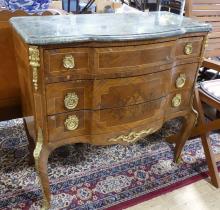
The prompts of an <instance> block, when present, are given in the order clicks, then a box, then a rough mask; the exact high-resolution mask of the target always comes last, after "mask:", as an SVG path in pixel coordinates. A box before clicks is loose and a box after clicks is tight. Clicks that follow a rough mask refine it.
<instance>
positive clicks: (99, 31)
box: [10, 12, 212, 45]
mask: <svg viewBox="0 0 220 210" xmlns="http://www.w3.org/2000/svg"><path fill="white" fill-rule="evenodd" d="M10 22H11V24H12V26H13V27H14V28H15V30H16V31H17V33H19V34H20V36H21V37H22V38H23V39H24V41H25V42H26V43H27V44H32V45H50V44H67V43H75V42H91V41H97V42H108V41H129V40H131V41H132V40H134V41H135V40H148V39H149V40H150V39H158V38H166V37H172V36H178V35H183V34H186V33H194V32H210V31H211V29H212V27H211V25H210V24H207V23H202V22H198V21H195V20H192V19H190V18H187V17H182V16H179V15H175V14H173V13H169V12H149V13H138V14H134V13H132V14H131V13H130V14H92V15H88V14H86V15H65V16H28V17H13V18H11V19H10Z"/></svg>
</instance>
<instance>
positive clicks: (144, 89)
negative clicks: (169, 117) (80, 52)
mask: <svg viewBox="0 0 220 210" xmlns="http://www.w3.org/2000/svg"><path fill="white" fill-rule="evenodd" d="M170 83H171V71H169V70H168V71H163V72H159V73H155V74H148V75H144V76H138V77H128V78H118V79H106V80H105V79H103V80H94V81H92V80H81V81H72V82H63V83H54V84H48V85H47V88H46V96H47V113H48V114H49V115H52V114H58V113H63V112H68V111H73V110H80V109H92V110H97V109H106V108H116V107H124V106H130V105H135V104H141V103H144V102H147V101H151V100H155V99H158V98H161V97H163V96H165V95H167V94H168V92H169V86H170Z"/></svg>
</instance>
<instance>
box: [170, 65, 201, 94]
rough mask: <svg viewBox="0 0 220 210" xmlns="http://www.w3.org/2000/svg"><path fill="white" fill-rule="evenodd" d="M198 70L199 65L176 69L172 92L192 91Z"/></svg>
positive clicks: (173, 76)
mask: <svg viewBox="0 0 220 210" xmlns="http://www.w3.org/2000/svg"><path fill="white" fill-rule="evenodd" d="M198 68H199V64H198V63H192V64H185V65H180V66H176V67H174V68H173V69H172V82H171V91H176V90H182V89H192V87H193V85H194V82H195V79H196V75H197V72H198Z"/></svg>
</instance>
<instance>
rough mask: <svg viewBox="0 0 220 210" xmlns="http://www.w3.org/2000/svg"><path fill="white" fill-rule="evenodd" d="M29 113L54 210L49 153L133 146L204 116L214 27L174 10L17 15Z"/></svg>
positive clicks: (21, 77)
mask: <svg viewBox="0 0 220 210" xmlns="http://www.w3.org/2000/svg"><path fill="white" fill-rule="evenodd" d="M11 24H12V26H13V28H14V40H15V48H16V49H15V50H16V56H17V65H18V72H19V80H20V87H21V92H22V102H23V115H24V119H25V122H26V127H27V131H28V135H29V137H30V138H29V140H30V150H33V149H34V147H33V144H31V142H32V140H31V139H32V138H33V139H34V140H35V142H36V146H35V149H34V153H33V154H34V158H35V163H36V168H37V170H38V172H39V177H40V180H41V183H42V190H43V194H44V198H45V203H44V207H45V208H48V207H49V205H50V200H51V194H50V190H49V180H48V175H47V161H48V156H49V154H50V153H51V152H52V151H53V150H54V149H55V148H57V147H59V146H62V145H65V144H72V143H79V142H81V143H89V144H96V145H110V144H129V143H134V142H136V141H137V140H139V139H140V138H142V137H144V136H147V135H149V134H152V133H154V132H155V131H157V130H158V129H160V128H161V127H162V125H163V123H164V122H165V121H167V120H169V119H172V118H176V117H183V118H184V119H185V120H184V124H183V127H182V130H181V132H180V133H179V136H178V140H177V144H176V148H175V159H178V157H179V156H180V153H181V151H180V149H179V148H182V144H184V143H185V141H186V139H187V138H188V137H189V135H190V131H191V129H192V128H193V126H194V124H195V121H196V117H197V113H196V111H195V110H194V109H193V107H192V104H193V90H194V86H195V81H196V78H197V71H198V68H199V66H200V64H201V62H202V58H203V50H204V46H205V41H206V37H207V33H208V32H209V31H210V30H211V27H210V26H209V25H208V24H204V23H199V22H196V21H193V20H191V19H189V18H183V17H181V16H177V15H174V14H170V13H167V12H161V13H157V12H155V13H149V14H117V15H115V14H103V15H78V16H73V15H69V16H57V17H52V16H51V17H18V18H12V19H11Z"/></svg>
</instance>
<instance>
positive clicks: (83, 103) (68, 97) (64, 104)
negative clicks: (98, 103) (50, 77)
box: [46, 80, 93, 115]
mask: <svg viewBox="0 0 220 210" xmlns="http://www.w3.org/2000/svg"><path fill="white" fill-rule="evenodd" d="M92 87H93V81H92V80H78V81H72V82H61V83H53V84H48V85H47V87H46V97H47V114H48V115H53V114H59V113H63V112H69V111H75V110H81V109H91V107H92V104H91V103H92Z"/></svg>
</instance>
